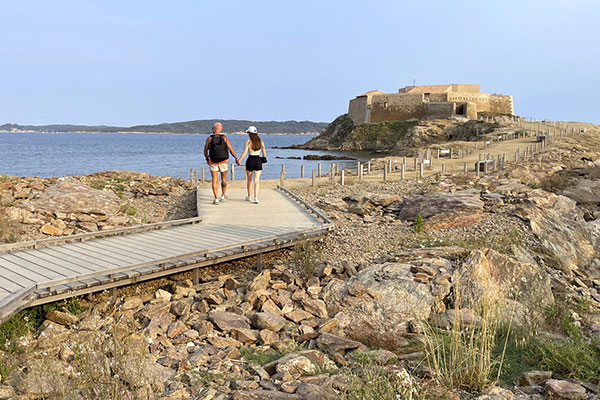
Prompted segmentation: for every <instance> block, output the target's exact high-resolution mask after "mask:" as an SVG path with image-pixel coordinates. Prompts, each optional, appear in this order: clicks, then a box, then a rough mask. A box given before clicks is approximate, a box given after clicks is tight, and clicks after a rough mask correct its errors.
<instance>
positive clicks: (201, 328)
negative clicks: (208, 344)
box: [192, 320, 214, 336]
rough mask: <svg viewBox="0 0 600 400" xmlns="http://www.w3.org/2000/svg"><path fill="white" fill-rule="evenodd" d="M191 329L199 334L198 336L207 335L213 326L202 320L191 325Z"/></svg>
mask: <svg viewBox="0 0 600 400" xmlns="http://www.w3.org/2000/svg"><path fill="white" fill-rule="evenodd" d="M192 327H193V328H194V329H195V330H196V331H197V332H198V333H199V334H200V336H204V335H208V334H210V333H212V332H213V330H214V325H213V324H211V323H210V322H209V321H204V320H202V321H199V322H198V323H196V324H194V325H192Z"/></svg>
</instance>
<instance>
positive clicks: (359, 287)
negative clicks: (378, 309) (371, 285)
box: [346, 281, 367, 297]
mask: <svg viewBox="0 0 600 400" xmlns="http://www.w3.org/2000/svg"><path fill="white" fill-rule="evenodd" d="M346 290H348V294H349V295H351V296H355V297H362V296H363V295H364V294H365V293H366V292H367V288H366V287H365V285H363V283H362V282H361V281H353V282H351V283H350V284H349V285H348V287H347V288H346Z"/></svg>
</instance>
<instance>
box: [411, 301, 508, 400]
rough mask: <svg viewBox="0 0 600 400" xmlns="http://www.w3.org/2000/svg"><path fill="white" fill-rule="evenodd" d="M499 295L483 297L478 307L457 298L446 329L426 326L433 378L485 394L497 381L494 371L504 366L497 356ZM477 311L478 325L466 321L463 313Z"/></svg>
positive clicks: (427, 359)
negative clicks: (470, 310)
mask: <svg viewBox="0 0 600 400" xmlns="http://www.w3.org/2000/svg"><path fill="white" fill-rule="evenodd" d="M499 303H500V302H499V296H496V295H493V294H492V295H488V296H486V297H482V299H481V300H480V302H479V303H478V304H466V302H464V301H463V299H461V297H460V293H455V296H454V313H452V314H451V315H453V317H452V318H451V320H450V321H449V322H450V326H449V327H448V328H446V329H441V328H437V327H434V326H432V325H430V324H425V326H426V329H425V333H424V334H423V335H422V338H421V340H422V343H423V348H424V350H425V355H426V357H425V362H426V364H427V367H428V368H429V370H430V371H431V373H432V374H433V378H434V379H435V380H436V381H437V382H438V383H439V384H441V385H443V386H444V387H448V388H452V389H459V390H467V391H469V392H482V391H484V390H485V389H486V388H487V387H489V386H490V385H492V384H493V383H495V382H496V379H497V377H494V376H493V372H494V371H496V370H498V368H499V365H498V364H500V366H501V364H502V358H503V355H504V354H502V355H501V357H500V359H498V358H497V357H494V356H493V350H494V346H495V343H496V336H497V332H498V329H499V327H500V318H499V313H498V308H497V307H498V304H499ZM462 308H470V309H473V310H474V311H476V314H477V315H478V316H479V319H478V320H477V321H476V322H471V321H464V320H462V319H461V318H460V313H459V310H460V309H462Z"/></svg>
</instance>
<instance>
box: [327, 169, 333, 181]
mask: <svg viewBox="0 0 600 400" xmlns="http://www.w3.org/2000/svg"><path fill="white" fill-rule="evenodd" d="M333 168H334V167H333V164H329V171H327V177H328V178H329V183H330V184H332V183H333Z"/></svg>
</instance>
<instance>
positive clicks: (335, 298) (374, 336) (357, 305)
mask: <svg viewBox="0 0 600 400" xmlns="http://www.w3.org/2000/svg"><path fill="white" fill-rule="evenodd" d="M410 270H411V265H410V264H402V263H385V264H376V265H372V266H369V267H367V268H365V269H363V270H362V271H360V272H359V273H358V274H357V275H355V276H354V277H352V278H350V279H349V280H348V281H346V282H343V281H340V280H337V279H333V280H331V281H330V282H329V283H328V284H327V286H326V287H325V289H324V290H323V294H322V298H323V300H324V301H325V303H326V304H327V311H328V313H329V315H332V316H335V318H336V320H338V323H339V328H341V329H342V331H343V332H344V333H345V335H346V336H347V337H349V338H350V339H353V340H356V341H359V342H361V343H364V344H366V345H368V346H370V347H381V348H385V349H390V350H393V349H395V348H397V347H398V346H399V344H400V342H401V338H402V335H403V334H404V333H406V332H407V331H408V329H407V327H408V322H409V321H410V320H412V319H415V318H418V319H423V320H426V319H428V318H429V314H430V312H431V305H432V301H433V297H432V295H431V292H430V290H429V288H428V287H427V286H426V285H423V284H419V283H416V282H414V280H413V274H412V273H411V272H410ZM356 282H360V283H361V284H362V285H363V286H364V287H365V288H366V291H367V293H369V295H368V296H366V295H364V296H362V297H356V296H352V295H350V294H349V293H348V288H349V287H353V286H355V285H356ZM351 290H352V289H351Z"/></svg>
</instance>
